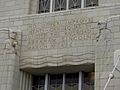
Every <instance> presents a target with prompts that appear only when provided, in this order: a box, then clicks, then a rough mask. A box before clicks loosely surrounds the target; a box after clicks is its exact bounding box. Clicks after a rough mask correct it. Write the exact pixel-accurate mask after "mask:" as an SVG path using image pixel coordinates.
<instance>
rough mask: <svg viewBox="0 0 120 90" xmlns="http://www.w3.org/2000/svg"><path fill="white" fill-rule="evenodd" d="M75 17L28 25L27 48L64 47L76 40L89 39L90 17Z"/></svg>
mask: <svg viewBox="0 0 120 90" xmlns="http://www.w3.org/2000/svg"><path fill="white" fill-rule="evenodd" d="M76 17H78V16H76ZM76 17H75V18H71V19H70V17H69V18H66V19H65V20H59V21H58V20H54V21H48V22H43V23H39V24H34V23H33V24H32V25H29V27H28V31H29V34H28V36H27V48H28V49H29V50H30V49H34V50H39V49H55V48H65V47H72V46H73V45H72V44H73V42H76V41H78V42H79V41H81V40H91V39H92V37H93V32H92V29H91V26H90V24H88V23H90V21H91V18H87V17H85V16H83V17H78V18H76Z"/></svg>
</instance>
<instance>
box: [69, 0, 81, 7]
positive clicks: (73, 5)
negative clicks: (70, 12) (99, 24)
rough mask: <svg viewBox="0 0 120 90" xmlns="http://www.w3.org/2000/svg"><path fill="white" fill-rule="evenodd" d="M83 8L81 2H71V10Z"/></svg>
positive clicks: (74, 0)
mask: <svg viewBox="0 0 120 90" xmlns="http://www.w3.org/2000/svg"><path fill="white" fill-rule="evenodd" d="M74 8H81V0H69V9H74Z"/></svg>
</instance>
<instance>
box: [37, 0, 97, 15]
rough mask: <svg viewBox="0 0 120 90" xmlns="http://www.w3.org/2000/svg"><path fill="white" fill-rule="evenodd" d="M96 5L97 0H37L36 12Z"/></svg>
mask: <svg viewBox="0 0 120 90" xmlns="http://www.w3.org/2000/svg"><path fill="white" fill-rule="evenodd" d="M92 6H98V0H39V11H38V13H46V12H53V11H61V10H66V9H76V8H85V7H92Z"/></svg>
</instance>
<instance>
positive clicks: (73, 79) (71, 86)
mask: <svg viewBox="0 0 120 90" xmlns="http://www.w3.org/2000/svg"><path fill="white" fill-rule="evenodd" d="M78 81H79V73H74V74H66V79H65V90H78V83H79V82H78Z"/></svg>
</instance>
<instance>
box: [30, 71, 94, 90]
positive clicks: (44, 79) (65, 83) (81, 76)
mask: <svg viewBox="0 0 120 90" xmlns="http://www.w3.org/2000/svg"><path fill="white" fill-rule="evenodd" d="M79 85H80V86H79ZM81 85H82V86H81ZM81 89H82V90H94V72H89V73H88V72H87V73H83V72H80V73H69V74H46V75H44V76H33V77H32V90H81Z"/></svg>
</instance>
